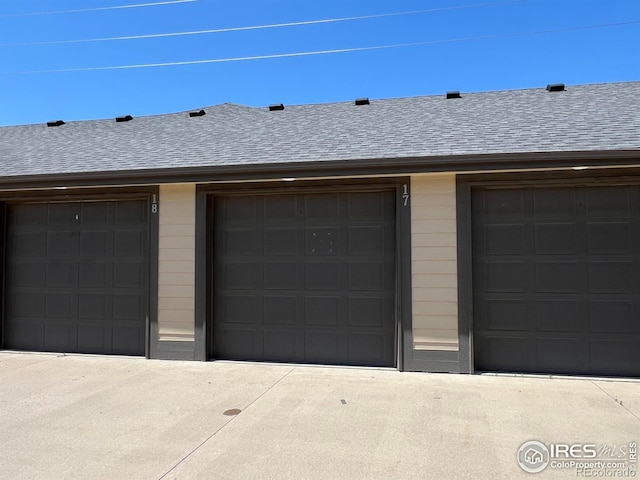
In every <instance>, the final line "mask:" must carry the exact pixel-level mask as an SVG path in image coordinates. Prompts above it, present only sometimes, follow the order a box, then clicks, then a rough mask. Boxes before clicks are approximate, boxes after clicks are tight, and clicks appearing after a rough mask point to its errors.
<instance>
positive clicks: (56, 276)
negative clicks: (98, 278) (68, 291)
mask: <svg viewBox="0 0 640 480" xmlns="http://www.w3.org/2000/svg"><path fill="white" fill-rule="evenodd" d="M77 276H78V266H77V264H75V263H71V262H60V261H53V262H47V264H46V277H45V285H46V286H47V287H73V286H74V285H76V284H77V283H78V279H77ZM19 285H20V284H19V283H16V286H19Z"/></svg>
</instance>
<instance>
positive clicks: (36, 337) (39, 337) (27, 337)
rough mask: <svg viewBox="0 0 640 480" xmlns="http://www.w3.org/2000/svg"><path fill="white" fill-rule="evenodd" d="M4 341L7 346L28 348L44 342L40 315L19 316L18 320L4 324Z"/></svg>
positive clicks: (21, 348) (18, 348) (19, 348)
mask: <svg viewBox="0 0 640 480" xmlns="http://www.w3.org/2000/svg"><path fill="white" fill-rule="evenodd" d="M4 342H5V346H6V347H7V348H12V349H17V350H30V349H33V348H34V347H33V346H34V345H38V346H42V345H43V344H44V324H43V320H42V317H37V318H34V317H32V318H27V317H22V318H20V322H19V323H17V322H13V323H11V324H7V325H5V330H4Z"/></svg>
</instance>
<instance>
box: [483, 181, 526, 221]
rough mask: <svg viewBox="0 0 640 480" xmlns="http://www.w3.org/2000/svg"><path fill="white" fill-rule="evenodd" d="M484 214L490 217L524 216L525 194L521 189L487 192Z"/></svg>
mask: <svg viewBox="0 0 640 480" xmlns="http://www.w3.org/2000/svg"><path fill="white" fill-rule="evenodd" d="M484 193H485V194H484V199H483V200H484V202H483V205H482V206H483V207H484V208H482V212H483V213H484V214H485V215H489V216H493V215H495V216H502V215H513V214H522V213H523V212H524V192H523V191H522V190H521V189H518V188H514V189H501V190H486V191H485V192H484Z"/></svg>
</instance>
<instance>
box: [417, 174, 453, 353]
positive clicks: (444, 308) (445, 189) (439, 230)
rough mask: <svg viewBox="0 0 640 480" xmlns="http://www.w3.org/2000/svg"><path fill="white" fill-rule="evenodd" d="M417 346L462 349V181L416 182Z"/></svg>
mask: <svg viewBox="0 0 640 480" xmlns="http://www.w3.org/2000/svg"><path fill="white" fill-rule="evenodd" d="M411 257H412V265H411V269H412V277H413V278H412V288H413V291H412V295H413V348H414V349H416V350H458V287H457V281H458V280H457V253H456V179H455V175H454V174H443V175H425V176H413V177H412V178H411Z"/></svg>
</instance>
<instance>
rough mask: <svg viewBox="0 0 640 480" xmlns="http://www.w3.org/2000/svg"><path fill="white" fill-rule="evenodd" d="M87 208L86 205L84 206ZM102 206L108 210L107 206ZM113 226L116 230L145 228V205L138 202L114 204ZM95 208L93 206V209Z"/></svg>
mask: <svg viewBox="0 0 640 480" xmlns="http://www.w3.org/2000/svg"><path fill="white" fill-rule="evenodd" d="M84 205H85V206H87V205H88V204H84ZM103 206H105V207H107V208H110V207H111V206H109V205H104V204H103ZM112 206H113V207H115V224H116V226H117V228H128V227H134V228H136V229H141V228H144V227H145V226H146V222H147V205H146V203H145V202H140V201H121V202H115V203H114V204H113V205H112ZM93 208H95V206H94V207H93Z"/></svg>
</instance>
